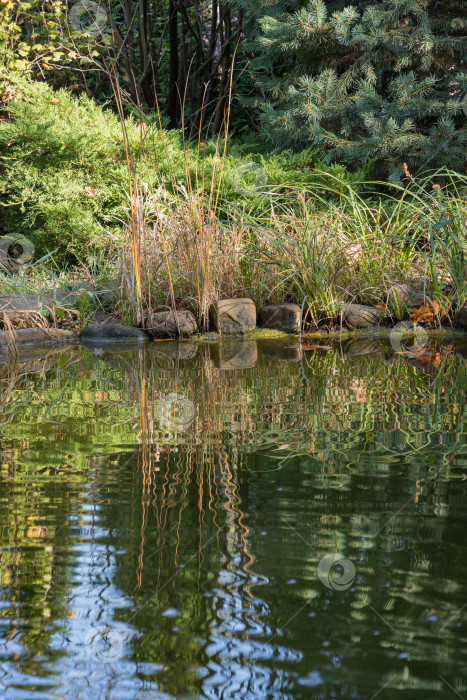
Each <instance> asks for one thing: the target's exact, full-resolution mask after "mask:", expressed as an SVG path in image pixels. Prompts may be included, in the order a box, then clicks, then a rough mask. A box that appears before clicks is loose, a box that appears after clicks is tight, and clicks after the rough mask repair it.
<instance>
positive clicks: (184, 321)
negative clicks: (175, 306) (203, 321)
mask: <svg viewBox="0 0 467 700" xmlns="http://www.w3.org/2000/svg"><path fill="white" fill-rule="evenodd" d="M146 330H147V332H148V335H150V336H151V337H152V338H187V337H188V336H190V335H193V333H196V331H197V330H198V324H197V323H196V318H195V317H194V316H193V314H192V313H191V311H175V312H173V311H161V312H159V313H156V314H152V315H151V316H150V317H149V318H148V320H147V323H146Z"/></svg>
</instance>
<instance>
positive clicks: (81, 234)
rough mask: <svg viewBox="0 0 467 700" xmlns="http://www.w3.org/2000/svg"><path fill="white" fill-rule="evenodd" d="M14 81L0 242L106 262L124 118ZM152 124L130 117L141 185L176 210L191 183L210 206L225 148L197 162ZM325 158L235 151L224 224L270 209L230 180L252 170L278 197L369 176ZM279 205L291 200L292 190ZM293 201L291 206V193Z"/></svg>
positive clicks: (2, 162)
mask: <svg viewBox="0 0 467 700" xmlns="http://www.w3.org/2000/svg"><path fill="white" fill-rule="evenodd" d="M13 82H15V84H16V88H15V91H14V99H12V100H11V101H9V103H8V109H9V118H8V119H4V120H0V199H1V202H2V205H3V206H0V233H16V234H21V235H24V236H26V237H27V238H30V239H32V240H33V241H34V244H35V245H36V249H37V252H40V253H46V252H50V251H53V250H54V251H57V259H61V260H63V259H68V260H69V261H70V262H75V261H76V259H78V260H82V261H83V262H89V261H90V260H92V259H93V257H94V256H96V255H101V256H102V254H103V251H105V249H106V239H108V238H109V236H121V235H122V230H123V225H122V222H125V221H126V220H127V218H128V207H129V199H128V194H127V193H128V191H129V179H128V167H127V161H126V150H125V144H124V139H123V133H122V124H121V123H120V121H119V118H118V117H117V115H116V114H115V113H114V112H113V111H111V110H110V109H105V108H103V107H100V106H99V105H97V104H96V103H95V102H94V101H93V100H91V99H89V98H88V97H86V96H85V95H81V96H80V97H79V98H76V97H74V96H73V95H72V94H71V93H70V92H69V91H67V90H65V89H61V90H58V91H54V90H53V89H52V88H51V87H50V85H48V84H47V83H38V82H36V83H29V82H28V81H26V80H16V81H13ZM13 82H11V84H13ZM147 124H148V128H146V129H145V130H141V129H140V128H139V126H138V123H137V121H136V120H135V119H134V118H133V117H129V118H127V119H126V121H125V129H126V133H127V137H128V147H129V149H130V152H131V156H132V158H133V162H134V164H135V167H136V169H137V171H138V173H139V177H140V178H141V180H142V181H143V182H146V183H148V184H149V186H150V187H151V188H152V189H154V190H156V189H157V188H159V187H162V188H163V190H164V197H165V200H164V201H166V202H167V204H168V205H172V206H173V207H176V206H177V203H179V202H180V197H182V198H183V197H184V196H185V194H186V184H187V177H188V178H189V180H190V183H191V184H190V187H191V188H192V190H199V189H200V188H203V187H204V188H205V191H206V198H205V199H206V202H208V201H209V190H210V187H211V181H212V173H213V170H214V169H215V168H217V171H216V172H217V175H216V182H217V181H218V180H217V176H220V172H221V167H220V158H219V147H218V146H217V147H216V144H215V143H214V142H209V141H208V142H207V143H206V144H205V146H204V148H203V150H202V151H201V152H200V153H199V154H198V152H197V149H196V147H192V148H188V145H187V144H185V150H184V147H183V141H182V138H181V135H180V133H179V132H177V131H167V130H164V129H162V128H161V127H160V125H159V123H158V122H149V121H148V122H147ZM143 134H144V136H143ZM216 153H217V155H216ZM320 155H321V156H322V155H323V154H322V153H321V154H320V152H319V151H317V150H316V149H315V148H308V149H304V150H301V151H300V152H298V153H293V152H291V151H285V152H281V153H279V154H277V153H275V152H274V151H271V152H269V153H267V152H265V150H264V149H263V144H262V143H261V142H259V141H258V138H257V137H255V138H250V139H245V140H244V141H243V142H239V141H237V142H233V143H232V142H229V144H228V147H227V157H226V160H225V163H224V168H223V170H222V185H221V199H222V202H221V206H220V208H219V214H220V216H221V217H222V216H224V217H225V216H226V214H227V210H228V207H229V205H235V207H237V208H240V209H243V210H246V209H248V210H249V211H252V210H254V209H258V208H261V207H262V206H263V205H264V206H268V204H267V201H269V200H267V201H266V204H264V198H263V197H261V196H254V197H252V196H251V194H248V193H247V194H242V191H241V189H242V188H240V191H239V188H238V187H237V188H236V187H235V186H234V183H233V172H234V170H235V169H236V168H237V166H238V165H239V164H242V163H245V162H253V163H256V164H257V165H258V167H260V168H261V169H263V170H264V182H265V185H266V187H267V189H268V190H271V191H276V192H277V191H278V189H279V188H283V187H285V188H286V187H287V185H289V186H293V185H295V189H296V186H298V185H300V184H303V185H306V184H311V183H313V182H317V181H319V180H322V179H323V174H321V173H318V172H316V171H315V170H314V168H313V166H316V167H317V168H318V169H320V170H324V171H325V173H326V172H327V173H329V176H330V177H334V178H335V177H338V178H340V179H341V180H342V181H343V182H345V181H347V182H349V183H350V182H352V181H358V180H361V179H362V178H363V177H364V172H363V171H360V172H358V173H355V174H349V173H348V172H347V171H346V169H345V167H344V166H342V165H333V166H330V167H327V168H326V167H325V166H324V164H323V163H320V160H319V159H320ZM246 177H247V179H248V173H246ZM246 185H248V183H246ZM216 187H217V185H216ZM246 189H248V186H247V188H246ZM282 196H283V198H286V197H287V189H286V192H285V194H283V195H282ZM289 196H290V197H291V198H293V197H294V194H293V192H292V190H291V194H290V195H289ZM99 251H101V252H99Z"/></svg>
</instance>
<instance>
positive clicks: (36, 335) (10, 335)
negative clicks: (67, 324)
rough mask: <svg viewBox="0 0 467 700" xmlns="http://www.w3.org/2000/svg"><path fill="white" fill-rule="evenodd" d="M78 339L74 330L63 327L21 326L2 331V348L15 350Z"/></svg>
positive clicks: (0, 337)
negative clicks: (12, 329) (10, 330)
mask: <svg viewBox="0 0 467 700" xmlns="http://www.w3.org/2000/svg"><path fill="white" fill-rule="evenodd" d="M75 341H76V335H75V333H74V332H73V331H68V330H65V329H62V328H20V329H17V330H14V331H12V332H9V331H0V350H1V351H2V352H5V351H6V352H15V350H17V349H20V348H22V347H31V346H36V345H37V346H42V347H47V346H49V345H56V344H57V343H65V344H67V345H72V344H73V343H74V342H75Z"/></svg>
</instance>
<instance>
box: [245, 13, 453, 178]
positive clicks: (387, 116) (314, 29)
mask: <svg viewBox="0 0 467 700" xmlns="http://www.w3.org/2000/svg"><path fill="white" fill-rule="evenodd" d="M244 4H245V3H244ZM299 5H301V7H299V9H298V10H297V3H294V5H292V4H291V3H290V2H287V0H280V1H279V2H276V3H274V6H273V8H272V10H271V5H270V3H264V2H263V3H262V2H260V3H259V9H258V11H257V12H258V17H257V24H258V27H259V28H260V30H261V31H259V33H258V36H257V38H256V58H255V59H254V63H255V65H254V69H255V76H256V79H257V81H258V84H259V86H260V87H261V90H262V91H263V94H264V93H265V94H267V95H268V97H269V102H268V104H267V106H266V108H264V111H263V121H264V124H265V126H266V129H267V131H268V132H269V133H273V134H274V135H275V136H276V138H277V139H278V140H279V139H280V141H281V142H282V143H283V142H284V137H288V138H289V140H290V141H292V142H293V141H295V142H306V141H312V142H314V143H315V144H318V145H320V146H323V147H325V148H326V150H327V152H328V158H329V160H334V161H335V160H344V161H345V162H347V163H349V164H351V165H357V164H359V163H362V162H364V161H366V160H369V159H372V160H374V161H375V162H376V163H377V164H378V165H379V166H381V168H382V169H384V171H385V174H386V175H389V176H390V178H391V179H395V180H397V179H399V178H400V177H401V176H403V171H402V164H403V163H404V162H405V163H406V164H407V167H408V169H409V171H410V172H413V171H415V172H416V171H417V170H420V169H423V168H434V167H437V166H441V165H449V166H450V167H454V168H459V169H462V168H463V167H465V162H466V159H465V153H466V148H465V147H466V145H467V135H466V132H467V129H466V120H465V114H464V110H463V98H464V95H465V94H466V92H467V71H466V69H465V62H466V57H467V40H466V39H467V36H466V35H467V20H466V19H465V7H464V3H463V1H462V0H446V1H445V2H443V3H436V2H430V1H429V0H369V1H368V2H365V3H357V4H356V5H355V6H352V5H350V4H349V3H348V2H347V1H344V2H343V1H342V0H341V1H333V0H326V1H325V0H313V1H312V2H309V3H308V4H307V3H305V2H302V3H299Z"/></svg>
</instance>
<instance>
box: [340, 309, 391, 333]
mask: <svg viewBox="0 0 467 700" xmlns="http://www.w3.org/2000/svg"><path fill="white" fill-rule="evenodd" d="M382 318H383V312H382V311H381V309H378V308H377V307H376V306H362V305H361V304H347V306H345V307H344V309H343V319H344V321H345V322H346V323H347V325H348V326H350V327H351V328H371V327H374V326H377V325H379V323H381V320H382Z"/></svg>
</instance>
